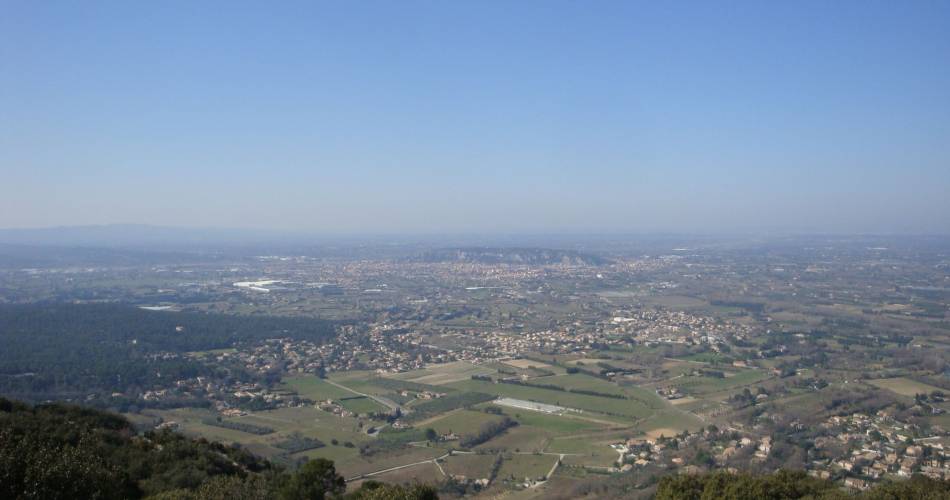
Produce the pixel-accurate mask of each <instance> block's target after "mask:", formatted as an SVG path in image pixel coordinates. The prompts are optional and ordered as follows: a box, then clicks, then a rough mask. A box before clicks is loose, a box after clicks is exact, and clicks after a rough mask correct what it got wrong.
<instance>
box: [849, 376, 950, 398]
mask: <svg viewBox="0 0 950 500" xmlns="http://www.w3.org/2000/svg"><path fill="white" fill-rule="evenodd" d="M867 382H868V383H869V384H871V385H874V386H877V387H880V388H882V389H887V390H889V391H893V392H896V393H898V394H900V395H901V396H908V397H914V396H915V395H917V394H930V393H931V392H933V391H941V390H942V389H940V388H939V387H935V386H932V385H928V384H924V383H922V382H917V381H916V380H911V379H909V378H904V377H897V378H880V379H877V380H868V381H867Z"/></svg>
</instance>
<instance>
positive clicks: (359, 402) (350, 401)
mask: <svg viewBox="0 0 950 500" xmlns="http://www.w3.org/2000/svg"><path fill="white" fill-rule="evenodd" d="M337 402H338V403H340V405H341V406H343V407H344V408H346V409H347V410H350V411H351V412H353V413H356V414H359V415H363V414H369V413H377V412H383V411H387V410H388V408H386V407H385V406H383V405H381V404H379V403H377V402H376V401H375V400H373V399H370V398H368V397H366V396H351V397H347V398H345V399H338V400H337Z"/></svg>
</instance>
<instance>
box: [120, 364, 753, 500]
mask: <svg viewBox="0 0 950 500" xmlns="http://www.w3.org/2000/svg"><path fill="white" fill-rule="evenodd" d="M596 362H597V361H596V360H594V359H589V360H581V361H580V363H573V365H575V366H585V364H588V363H589V364H593V363H596ZM565 366H572V364H571V363H566V364H561V362H560V361H559V362H558V364H557V365H554V364H547V363H541V362H538V361H532V360H523V359H522V360H509V361H505V362H495V363H489V364H484V365H475V364H472V363H467V362H454V363H447V364H441V365H430V366H427V367H426V368H425V369H422V370H416V371H410V372H404V373H398V374H377V373H375V372H369V371H351V372H341V373H333V374H331V375H330V376H329V377H328V378H326V379H320V378H317V377H315V376H312V375H297V376H293V377H287V378H285V379H284V381H283V383H282V387H281V389H282V390H283V391H284V393H285V394H287V395H296V396H299V397H300V398H303V399H304V404H303V406H300V407H296V408H280V409H276V410H268V411H254V412H248V413H247V414H246V415H243V416H237V417H228V418H220V419H217V417H214V416H213V414H212V412H210V411H207V410H199V409H179V410H150V411H146V412H144V413H143V414H142V415H138V416H136V419H137V420H139V421H142V420H146V421H147V420H149V419H151V422H150V423H152V424H154V423H156V422H159V421H161V422H166V423H169V422H173V423H174V424H173V425H175V426H177V427H178V428H179V429H180V430H181V431H183V432H185V433H187V434H191V435H197V436H204V437H207V438H209V439H216V440H220V441H224V442H229V443H240V444H241V445H242V446H244V447H246V448H247V449H248V450H250V451H252V452H254V453H257V454H260V455H262V456H265V457H268V458H270V459H272V460H275V461H277V462H280V463H285V464H288V465H293V464H294V463H297V462H299V461H300V460H304V459H309V458H317V457H323V458H328V459H331V460H333V461H334V462H335V463H336V467H337V469H338V470H339V471H340V472H341V473H342V474H343V475H344V476H345V477H347V478H348V479H349V480H351V482H354V483H359V482H361V481H363V480H365V479H370V478H371V479H375V480H384V481H409V480H420V481H430V482H431V481H436V480H440V479H443V478H446V477H463V476H464V477H465V478H470V479H479V478H489V477H493V478H494V481H493V482H492V487H491V489H490V490H489V491H495V492H499V491H502V490H506V489H507V490H510V489H512V488H514V489H519V488H523V487H525V485H526V484H535V483H536V482H537V481H541V482H542V483H543V482H544V481H545V480H547V479H549V478H547V477H546V475H547V474H549V473H550V472H551V471H552V470H554V471H555V472H556V471H557V466H556V465H557V464H562V463H563V464H564V465H565V466H570V467H573V469H571V470H574V471H575V472H574V473H576V471H577V470H581V469H577V467H581V468H585V467H589V468H591V470H592V471H600V472H601V473H602V472H603V471H604V470H606V468H609V467H612V466H614V465H616V460H617V458H618V455H617V453H616V452H615V451H614V450H613V449H612V448H610V445H611V444H612V443H615V442H617V441H623V440H626V439H628V438H631V437H636V436H641V437H646V436H653V437H655V436H658V435H661V434H663V435H672V434H675V433H678V432H681V431H682V430H687V429H689V430H696V429H698V428H700V427H701V426H702V421H701V420H700V419H699V418H698V417H697V416H695V415H692V414H690V413H689V412H687V411H683V410H681V409H679V408H677V407H676V406H674V405H672V404H670V402H669V401H666V400H665V399H663V398H661V397H659V396H657V394H656V393H655V392H654V390H653V388H650V387H638V386H636V385H633V384H630V383H625V384H624V385H618V384H617V383H614V382H612V381H611V380H608V379H605V378H599V377H596V376H593V375H591V374H589V373H588V372H580V373H571V372H568V371H566V370H565ZM575 371H576V370H575ZM760 375H761V374H760V373H759V372H755V371H750V372H740V373H736V374H730V376H729V377H727V378H723V379H709V380H705V379H704V380H695V381H690V383H689V384H686V385H685V386H686V387H689V388H690V389H689V390H691V391H697V392H699V391H704V392H710V391H718V390H724V389H728V388H730V387H735V386H737V385H741V384H747V383H752V382H755V381H756V380H758V378H759V376H760ZM512 377H514V378H512ZM684 382H685V381H684ZM684 390H685V388H684ZM500 398H513V400H520V401H523V402H524V403H525V404H521V405H501V404H495V403H494V401H495V400H497V399H500ZM308 401H309V402H308ZM532 402H533V403H542V404H541V405H538V408H534V407H533V406H532V404H531V403H532ZM320 405H323V408H324V409H321V408H318V406H320ZM546 405H555V406H557V407H561V408H563V411H558V412H547V411H537V410H540V409H541V408H549V407H550V406H546ZM395 407H398V408H400V410H401V413H402V417H401V418H399V419H398V420H397V422H401V423H402V425H401V426H400V428H398V429H397V428H394V426H393V425H391V424H390V423H387V422H386V421H384V420H379V419H378V418H379V415H384V414H386V413H387V412H390V410H391V408H395ZM330 408H338V411H337V412H336V413H334V412H331V411H329V409H330ZM343 410H345V411H343ZM341 411H343V412H342V413H340V412H341ZM506 421H510V422H511V423H510V424H506V425H508V426H509V427H508V428H507V429H505V430H503V431H501V432H496V433H493V434H491V435H488V436H486V437H485V438H483V439H479V440H477V441H474V442H475V443H476V444H473V445H469V447H468V448H466V446H465V445H464V443H469V442H472V438H471V436H473V435H475V434H477V433H479V432H481V431H482V430H484V429H488V428H492V427H493V426H494V427H498V426H500V425H501V424H502V423H503V422H506ZM452 450H457V452H455V453H453V452H452ZM559 460H560V461H559ZM570 467H569V468H570ZM555 477H556V478H559V479H561V480H567V476H558V475H557V473H556V474H555ZM538 486H542V485H541V484H538ZM542 487H543V486H542Z"/></svg>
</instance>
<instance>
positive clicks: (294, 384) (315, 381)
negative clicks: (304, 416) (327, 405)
mask: <svg viewBox="0 0 950 500" xmlns="http://www.w3.org/2000/svg"><path fill="white" fill-rule="evenodd" d="M284 387H285V388H286V389H287V390H290V391H293V392H296V393H297V394H299V395H300V397H302V398H307V399H312V400H314V401H326V400H327V399H339V398H345V397H349V396H353V393H352V392H350V391H347V390H345V389H340V388H339V387H337V386H335V385H332V384H330V383H328V382H327V381H325V380H321V379H320V378H318V377H317V376H316V375H298V376H295V377H285V378H284Z"/></svg>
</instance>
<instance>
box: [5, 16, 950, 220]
mask: <svg viewBox="0 0 950 500" xmlns="http://www.w3.org/2000/svg"><path fill="white" fill-rule="evenodd" d="M102 223H148V224H161V225H185V226H226V227H259V228H275V229H295V230H304V231H332V232H341V231H342V232H380V231H382V232H399V231H412V232H471V231H476V232H491V231H502V232H512V231H531V232H552V231H555V232H556V231H571V232H577V231H658V230H662V231H682V232H692V231H703V232H711V231H712V232H715V231H756V230H763V229H768V230H792V231H823V232H825V231H830V232H930V233H934V232H936V233H950V2H946V1H932V2H909V1H901V2H896V1H882V2H871V1H854V2H848V1H827V0H823V1H820V2H814V3H809V2H804V1H793V2H761V1H754V2H748V3H743V2H732V1H728V2H726V1H724V2H707V1H703V2H695V3H692V2H633V1H625V2H616V3H614V2H598V1H594V2H583V1H572V2H563V3H562V2H553V1H539V2H526V1H504V2H488V1H483V0H478V1H465V2H462V1H442V2H436V1H431V2H404V1H398V2H396V1H385V2H359V1H339V2H334V3H318V2H312V1H305V2H300V3H293V2H249V3H242V2H235V1H227V2H220V3H215V2H208V1H201V2H193V1H187V2H166V1H161V2H128V1H121V2H114V3H112V2H53V1H50V2H46V1H43V2H39V1H7V2H3V4H2V6H0V227H30V226H50V225H74V224H102Z"/></svg>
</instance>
